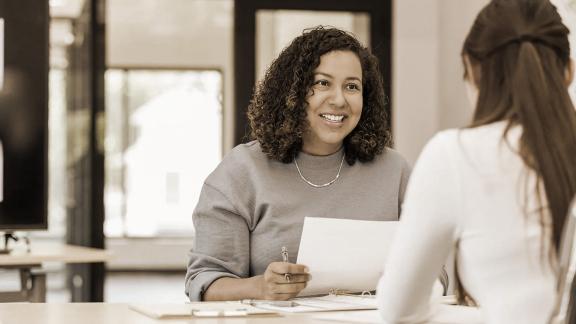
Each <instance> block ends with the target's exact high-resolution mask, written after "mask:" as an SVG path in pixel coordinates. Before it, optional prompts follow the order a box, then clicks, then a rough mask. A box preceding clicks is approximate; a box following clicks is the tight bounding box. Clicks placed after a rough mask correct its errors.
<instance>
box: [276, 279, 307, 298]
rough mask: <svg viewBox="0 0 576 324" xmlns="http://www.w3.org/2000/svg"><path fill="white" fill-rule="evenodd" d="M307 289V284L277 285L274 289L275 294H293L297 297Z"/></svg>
mask: <svg viewBox="0 0 576 324" xmlns="http://www.w3.org/2000/svg"><path fill="white" fill-rule="evenodd" d="M304 288H306V283H305V282H301V283H291V284H276V285H274V288H273V289H272V292H273V293H274V294H293V295H297V294H298V293H299V292H300V291H301V290H302V289H304Z"/></svg>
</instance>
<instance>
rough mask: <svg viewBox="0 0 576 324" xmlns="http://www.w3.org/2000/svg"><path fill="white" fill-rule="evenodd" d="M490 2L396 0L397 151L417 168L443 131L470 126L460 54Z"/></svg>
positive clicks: (394, 76)
mask: <svg viewBox="0 0 576 324" xmlns="http://www.w3.org/2000/svg"><path fill="white" fill-rule="evenodd" d="M486 3H488V0H466V1H462V0H430V1H421V0H401V1H400V0H397V1H395V2H394V6H393V7H394V8H393V10H394V11H393V12H394V16H393V19H394V22H393V38H394V40H393V56H394V57H393V68H392V73H393V81H392V86H393V88H392V92H393V107H392V111H393V112H392V114H393V120H392V123H393V128H394V137H395V143H396V145H395V148H396V149H397V150H398V151H400V153H401V154H403V155H404V156H405V157H406V159H407V160H408V161H409V162H410V163H412V164H413V163H414V162H415V161H416V159H417V157H418V155H419V154H420V151H421V150H422V147H423V146H424V144H426V142H427V141H428V140H429V139H430V138H431V137H432V136H433V135H434V134H435V133H436V132H438V131H439V130H442V129H446V128H452V127H460V126H464V125H466V124H467V123H468V122H469V120H470V116H471V113H472V108H471V107H470V104H469V103H468V101H467V99H466V92H465V88H464V84H463V82H462V74H463V69H462V63H461V59H460V50H461V46H462V43H463V42H464V38H465V36H466V34H467V33H468V30H469V29H470V27H471V25H472V22H473V21H474V18H475V17H476V14H477V13H478V12H479V11H480V9H481V8H482V7H483V6H484V5H485V4H486Z"/></svg>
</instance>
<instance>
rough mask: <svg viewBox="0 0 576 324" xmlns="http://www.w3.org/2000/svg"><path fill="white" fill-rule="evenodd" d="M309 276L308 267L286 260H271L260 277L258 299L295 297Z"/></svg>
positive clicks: (304, 286) (304, 285)
mask: <svg viewBox="0 0 576 324" xmlns="http://www.w3.org/2000/svg"><path fill="white" fill-rule="evenodd" d="M310 278H311V276H310V274H309V273H308V267H306V266H305V265H302V264H294V263H288V262H272V263H270V264H269V265H268V267H267V268H266V271H265V272H264V274H263V275H262V276H261V278H260V284H261V287H260V296H261V297H260V299H269V300H288V299H290V298H293V297H296V296H297V295H298V293H300V291H302V289H304V288H306V283H307V282H308V281H309V280H310Z"/></svg>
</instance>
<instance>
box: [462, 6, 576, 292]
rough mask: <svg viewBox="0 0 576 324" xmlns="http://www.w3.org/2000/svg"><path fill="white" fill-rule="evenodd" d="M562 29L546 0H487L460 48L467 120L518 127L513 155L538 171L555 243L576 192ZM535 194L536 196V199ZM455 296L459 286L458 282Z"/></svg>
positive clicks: (574, 125) (575, 144) (574, 121)
mask: <svg viewBox="0 0 576 324" xmlns="http://www.w3.org/2000/svg"><path fill="white" fill-rule="evenodd" d="M568 33H569V30H568V28H566V26H564V24H563V23H562V20H561V18H560V15H559V14H558V12H557V11H556V8H555V7H554V6H553V5H552V4H551V3H550V1H548V0H493V1H491V2H490V3H489V4H488V5H487V6H486V7H484V9H483V10H482V11H481V12H480V13H479V14H478V16H477V18H476V21H475V22H474V25H473V26H472V29H471V30H470V32H469V34H468V37H467V38H466V41H465V42H464V46H463V49H462V55H463V56H466V57H468V58H469V59H470V62H471V65H472V67H473V69H474V71H473V72H476V73H472V74H473V75H474V80H470V81H473V82H474V83H475V84H476V86H477V87H478V89H479V94H478V102H477V104H476V110H475V113H474V117H473V121H472V124H471V126H470V127H477V126H482V125H486V124H490V123H494V122H497V121H507V128H506V131H508V130H509V129H510V128H511V127H512V126H514V125H520V126H521V127H522V129H523V132H522V136H521V137H520V146H519V152H518V153H519V155H520V157H521V158H522V160H523V161H524V163H525V164H526V165H527V166H528V167H529V168H531V169H532V170H534V171H535V173H536V174H537V176H538V184H537V188H536V190H537V193H539V192H541V191H540V190H539V189H540V188H541V187H542V186H543V187H542V188H543V189H544V192H545V193H546V199H547V206H541V207H545V211H543V210H541V212H540V221H541V224H542V225H543V229H544V224H546V223H547V222H545V213H549V215H550V217H551V220H552V231H551V234H552V235H551V239H552V242H553V246H554V247H555V249H556V250H557V249H558V247H559V243H560V236H561V233H562V228H563V226H564V219H565V218H566V214H567V211H568V206H569V204H570V201H571V199H572V198H573V197H574V194H575V193H576V110H575V109H574V106H573V104H572V102H571V100H570V96H569V94H568V90H567V84H566V78H565V76H566V71H567V70H568V69H569V68H570V45H569V42H568ZM540 200H541V201H542V200H543V199H540ZM459 291H460V293H461V294H460V295H461V297H464V296H463V295H464V294H463V293H462V292H463V289H462V287H460V289H459Z"/></svg>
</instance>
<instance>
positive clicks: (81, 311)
mask: <svg viewBox="0 0 576 324" xmlns="http://www.w3.org/2000/svg"><path fill="white" fill-rule="evenodd" d="M331 313H334V312H331ZM349 313H352V312H349ZM354 313H358V312H357V311H355V312H354ZM321 314H329V313H307V314H285V315H282V316H277V317H264V316H263V317H237V318H203V319H192V318H190V319H186V320H171V319H169V320H166V319H162V320H155V319H152V318H150V317H147V316H145V315H142V314H140V313H137V312H135V311H133V310H132V309H130V308H129V305H127V304H107V303H69V304H65V303H54V304H44V303H33V304H20V303H11V304H0V321H1V322H2V324H22V323H26V324H77V323H82V324H116V323H118V324H162V323H165V324H184V323H187V324H193V323H205V324H294V323H302V324H312V323H314V324H321V323H324V324H328V323H337V322H328V321H323V320H319V319H315V318H314V317H317V316H319V315H321ZM431 324H432V323H431Z"/></svg>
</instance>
